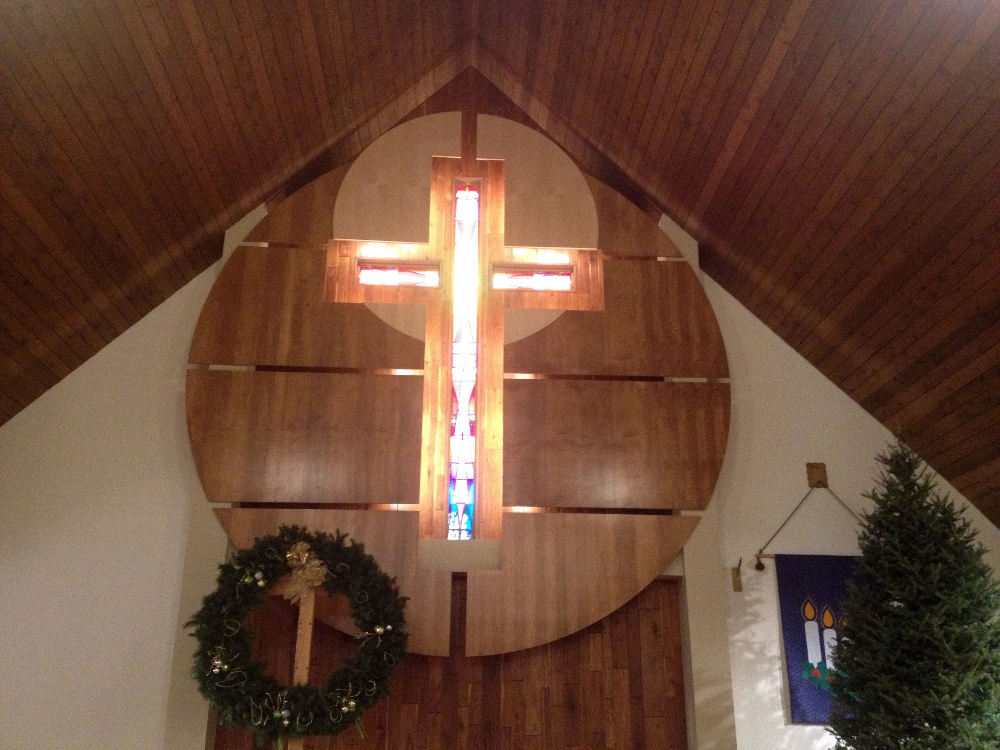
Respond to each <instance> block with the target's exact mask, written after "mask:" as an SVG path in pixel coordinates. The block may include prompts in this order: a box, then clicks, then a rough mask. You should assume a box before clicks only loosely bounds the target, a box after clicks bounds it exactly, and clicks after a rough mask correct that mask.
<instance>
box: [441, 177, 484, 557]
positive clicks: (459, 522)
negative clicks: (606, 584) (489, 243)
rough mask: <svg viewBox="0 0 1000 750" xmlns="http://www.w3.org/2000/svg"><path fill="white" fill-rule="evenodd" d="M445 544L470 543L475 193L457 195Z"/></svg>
mask: <svg viewBox="0 0 1000 750" xmlns="http://www.w3.org/2000/svg"><path fill="white" fill-rule="evenodd" d="M453 295H454V296H453V305H454V307H453V311H452V321H453V323H452V326H453V327H452V331H453V334H452V343H451V386H452V410H451V443H450V450H451V453H450V457H449V476H448V538H449V539H471V538H472V522H473V518H474V508H475V501H476V372H477V369H476V356H477V339H476V329H477V327H478V307H479V192H478V191H476V190H473V189H471V188H468V187H465V188H462V189H461V190H458V191H457V192H456V194H455V268H454V289H453Z"/></svg>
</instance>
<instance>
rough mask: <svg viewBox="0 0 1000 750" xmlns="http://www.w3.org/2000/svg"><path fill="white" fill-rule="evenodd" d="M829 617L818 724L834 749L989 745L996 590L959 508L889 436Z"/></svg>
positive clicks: (999, 599)
mask: <svg viewBox="0 0 1000 750" xmlns="http://www.w3.org/2000/svg"><path fill="white" fill-rule="evenodd" d="M878 461H879V463H880V464H881V465H882V471H881V476H880V478H879V483H878V485H877V486H876V488H875V489H874V490H873V491H872V492H871V493H870V494H869V495H867V497H868V498H869V499H870V500H872V501H874V503H875V507H874V509H873V510H872V512H871V513H868V514H866V515H865V518H864V522H863V525H862V530H861V535H860V539H859V543H860V547H861V553H862V557H861V560H860V561H859V564H858V567H857V569H856V573H855V575H854V576H853V577H852V580H851V583H850V587H849V593H848V596H847V600H846V601H845V602H844V616H845V619H846V621H845V622H843V623H841V624H840V626H839V627H838V633H839V634H840V641H839V645H838V646H837V662H836V663H837V676H836V678H835V679H834V682H833V695H834V704H833V709H832V711H831V713H830V726H831V729H832V731H833V733H834V734H835V735H836V736H837V739H838V742H837V748H838V749H841V750H847V749H850V750H876V749H878V750H881V749H883V748H885V749H886V750H888V749H889V748H892V750H899V749H900V748H912V750H958V749H959V748H962V750H973V749H976V748H983V749H986V748H989V749H990V750H996V748H998V747H1000V588H998V585H997V582H996V579H995V578H994V577H993V575H992V573H991V571H990V568H989V567H988V566H987V565H986V563H985V562H984V561H983V553H984V550H983V548H982V546H981V545H979V544H978V543H977V542H976V541H975V531H974V530H973V529H972V528H971V527H970V525H969V522H968V521H967V520H966V519H965V517H964V515H963V514H962V512H961V511H959V510H956V508H955V506H954V505H953V504H952V502H951V501H950V500H949V499H948V498H947V497H945V496H942V495H941V493H940V492H939V491H938V490H937V488H936V486H935V483H934V481H933V479H932V477H931V476H930V474H929V472H928V470H927V468H926V467H925V466H924V464H923V463H922V462H921V460H920V459H919V458H918V457H917V456H916V455H915V454H914V453H913V452H912V451H911V450H909V449H908V448H907V447H906V446H905V445H903V444H902V443H897V444H895V445H892V446H890V447H889V449H888V450H887V451H886V452H885V453H884V454H881V455H879V456H878Z"/></svg>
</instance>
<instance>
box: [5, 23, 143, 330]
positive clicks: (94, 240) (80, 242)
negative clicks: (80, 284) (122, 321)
mask: <svg viewBox="0 0 1000 750" xmlns="http://www.w3.org/2000/svg"><path fill="white" fill-rule="evenodd" d="M2 44H3V35H2V33H0V45H2ZM0 50H4V51H6V48H5V47H4V46H0ZM0 73H3V74H5V78H6V79H7V81H8V84H7V85H6V86H5V87H3V90H0V109H3V110H5V111H7V112H9V113H10V114H9V115H8V117H9V119H10V124H9V126H8V130H7V136H6V137H7V147H6V148H5V149H4V154H3V156H4V158H3V160H2V162H0V166H2V171H3V173H4V183H5V188H7V186H12V187H15V190H14V191H11V190H9V189H5V196H6V197H7V198H8V199H9V200H13V201H15V205H16V206H17V208H18V213H19V214H20V215H21V216H24V217H26V218H28V219H29V220H32V224H33V225H34V226H36V227H38V228H39V229H42V230H43V231H40V232H39V239H42V240H43V241H44V240H45V239H47V238H50V237H60V238H62V239H63V240H64V241H65V242H66V243H67V244H66V246H68V247H72V248H73V251H74V253H78V254H79V257H80V258H81V260H80V262H81V263H82V264H83V265H84V266H86V267H89V268H91V269H93V273H94V274H95V275H97V276H98V277H100V278H101V279H102V281H103V283H102V286H103V287H104V289H105V291H106V293H107V295H108V297H109V298H110V299H111V300H112V301H113V303H114V307H115V308H116V312H117V313H118V314H120V315H121V316H122V317H125V318H128V319H138V318H139V317H141V315H142V314H144V313H145V312H147V311H148V310H149V309H150V307H151V306H152V300H153V298H154V295H155V291H154V290H152V289H147V288H144V287H143V285H142V284H133V285H131V286H129V285H128V284H127V283H126V277H127V275H128V269H130V268H133V266H134V259H133V258H132V257H131V255H130V254H127V253H125V252H124V251H123V249H122V247H121V245H122V242H121V238H120V237H118V236H117V234H115V232H114V229H113V228H109V227H108V226H107V220H106V217H105V215H104V212H103V209H102V207H101V206H99V205H98V204H96V203H94V202H93V200H92V199H86V198H73V197H72V195H73V194H74V193H76V194H77V195H80V194H83V195H86V194H87V191H88V190H89V189H90V186H89V184H88V183H87V181H86V179H85V178H84V177H82V176H81V175H80V173H79V171H78V165H74V164H69V163H66V162H65V158H66V157H65V153H64V152H60V151H59V150H56V151H55V152H54V153H48V151H46V150H43V149H42V147H41V146H40V144H39V143H37V142H36V139H38V137H39V135H40V134H44V135H45V138H46V139H48V138H54V137H55V136H53V135H52V134H51V128H50V126H49V125H48V124H47V123H46V121H44V120H40V119H39V115H38V113H37V111H35V110H34V108H33V107H31V106H30V97H29V95H28V93H27V92H28V91H30V90H31V89H30V88H23V87H25V86H28V87H30V86H31V85H38V83H37V80H36V79H34V78H33V77H31V76H28V75H27V74H26V73H24V72H21V71H20V70H19V69H18V68H14V69H11V68H10V67H9V66H5V65H3V62H2V61H0ZM55 122H56V123H57V124H58V120H56V121H55ZM77 190H79V191H80V192H79V193H77ZM53 196H56V197H58V202H56V201H54V200H53ZM83 206H86V208H83ZM46 244H50V243H46Z"/></svg>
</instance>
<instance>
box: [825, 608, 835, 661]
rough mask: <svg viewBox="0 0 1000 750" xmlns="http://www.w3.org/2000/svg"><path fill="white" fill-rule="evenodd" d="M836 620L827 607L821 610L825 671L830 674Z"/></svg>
mask: <svg viewBox="0 0 1000 750" xmlns="http://www.w3.org/2000/svg"><path fill="white" fill-rule="evenodd" d="M835 624H836V620H835V619H834V617H833V612H831V611H830V608H829V607H824V608H823V655H824V656H826V671H827V672H832V671H833V669H834V667H833V652H834V651H835V650H836V648H837V631H836V629H834V627H833V626H834V625H835Z"/></svg>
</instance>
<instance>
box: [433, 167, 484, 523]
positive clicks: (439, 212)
mask: <svg viewBox="0 0 1000 750" xmlns="http://www.w3.org/2000/svg"><path fill="white" fill-rule="evenodd" d="M468 161H469V160H468V159H456V158H450V157H434V159H433V161H432V177H431V217H430V232H429V234H430V236H429V244H430V246H431V248H432V252H434V254H435V255H437V257H440V258H441V289H440V292H441V293H440V294H438V295H435V298H434V299H433V300H432V301H431V302H430V303H429V304H428V307H427V314H426V329H425V335H424V344H425V346H424V412H423V423H422V435H421V437H422V444H423V447H422V453H421V471H420V536H421V537H423V538H438V539H440V538H445V537H446V536H447V530H448V479H449V447H450V438H451V419H452V383H451V378H450V373H451V365H452V338H453V331H452V315H451V312H452V305H453V303H454V296H453V290H452V284H453V279H454V270H455V257H454V254H455V193H456V192H457V191H458V190H459V189H461V188H462V187H465V186H468V187H470V188H472V189H475V190H476V191H477V192H478V193H479V238H478V239H479V247H478V252H479V258H478V265H479V285H478V287H479V288H478V302H479V312H478V315H477V371H478V372H477V380H476V521H475V527H474V529H473V533H474V536H475V537H476V538H479V539H499V538H500V536H501V525H502V524H501V522H502V511H503V460H502V455H501V452H502V446H503V411H502V409H503V302H502V300H499V299H497V295H492V294H490V284H489V269H490V267H491V263H492V261H493V259H494V258H495V257H496V255H495V254H496V253H497V252H501V253H502V251H503V222H504V218H503V198H504V187H503V178H504V172H503V162H502V161H499V160H484V159H477V160H475V161H474V162H472V165H471V166H472V170H471V173H470V171H469V169H468V166H469V165H468Z"/></svg>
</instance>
